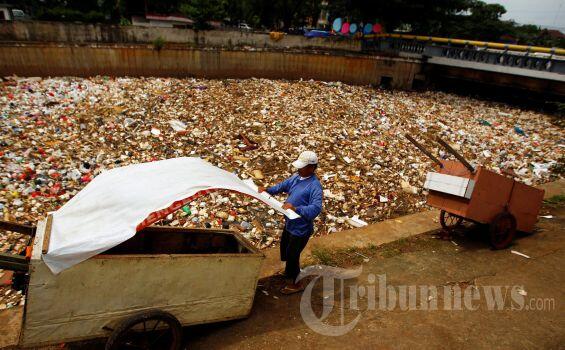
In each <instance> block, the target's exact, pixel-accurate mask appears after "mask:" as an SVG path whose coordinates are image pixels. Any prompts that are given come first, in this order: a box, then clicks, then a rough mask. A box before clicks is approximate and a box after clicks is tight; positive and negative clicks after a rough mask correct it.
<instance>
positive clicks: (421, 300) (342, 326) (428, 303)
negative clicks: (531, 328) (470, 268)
mask: <svg viewBox="0 0 565 350" xmlns="http://www.w3.org/2000/svg"><path fill="white" fill-rule="evenodd" d="M361 272H362V267H359V268H357V269H352V270H348V269H341V268H336V267H331V266H320V265H318V266H310V267H308V268H306V269H305V270H303V271H302V272H301V274H300V276H299V277H298V278H299V279H300V280H302V279H305V278H306V277H313V278H312V279H311V280H310V281H309V283H308V284H307V285H306V288H305V289H304V292H303V293H302V297H301V300H300V314H301V315H302V319H303V320H304V322H305V323H306V325H308V326H309V327H310V328H311V329H312V330H313V331H315V332H317V333H319V334H322V335H329V336H340V335H344V334H346V333H348V332H349V331H351V330H352V329H353V328H354V327H355V325H356V324H357V323H358V322H359V320H360V319H361V313H360V312H359V313H358V315H357V317H355V318H354V319H352V320H349V321H348V322H345V317H344V312H345V310H346V309H348V310H359V309H360V307H359V305H360V303H361V302H362V303H363V304H364V305H365V307H364V308H365V309H366V310H382V311H392V310H401V311H442V310H443V311H463V310H469V311H476V310H479V309H481V310H488V311H502V310H510V311H553V310H555V308H556V305H555V303H556V301H555V298H532V297H528V296H527V295H528V293H527V291H526V290H525V289H524V286H517V285H513V286H490V285H481V286H476V285H473V284H471V285H463V286H462V285H459V284H446V285H443V286H433V285H398V286H393V285H389V284H387V280H386V275H385V274H382V275H376V276H375V275H374V274H369V275H368V276H367V281H366V283H363V284H361V283H355V284H352V285H349V286H347V287H346V286H345V283H344V282H345V281H346V280H351V279H354V278H358V277H359V276H360V275H361ZM319 283H321V287H322V293H321V295H313V291H314V287H315V286H316V284H319ZM336 296H337V298H336ZM319 298H321V299H322V300H321V303H320V299H319ZM316 299H317V300H316ZM336 299H337V300H336ZM346 300H347V301H346ZM335 302H338V303H339V306H338V307H337V308H336V312H338V313H339V315H338V316H339V317H338V319H339V322H337V323H338V324H335V323H336V322H333V323H332V322H329V321H328V320H329V319H330V315H331V314H332V311H333V310H334V305H335ZM320 304H321V305H322V310H321V313H320V312H315V311H314V309H313V305H320Z"/></svg>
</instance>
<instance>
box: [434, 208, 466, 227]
mask: <svg viewBox="0 0 565 350" xmlns="http://www.w3.org/2000/svg"><path fill="white" fill-rule="evenodd" d="M439 222H440V224H441V227H443V228H444V229H446V230H453V229H455V228H457V227H459V226H460V225H461V224H462V223H463V218H462V217H461V216H459V215H455V214H451V213H448V212H446V211H445V210H442V211H441V213H440V214H439Z"/></svg>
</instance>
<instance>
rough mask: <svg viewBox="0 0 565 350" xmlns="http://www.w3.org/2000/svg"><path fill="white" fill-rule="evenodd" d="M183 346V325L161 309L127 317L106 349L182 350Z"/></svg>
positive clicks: (109, 340)
mask: <svg viewBox="0 0 565 350" xmlns="http://www.w3.org/2000/svg"><path fill="white" fill-rule="evenodd" d="M181 346H182V327H181V325H180V323H179V321H178V320H177V319H176V318H175V317H174V316H173V315H171V314H170V313H168V312H164V311H160V310H152V311H144V312H140V313H138V314H135V315H132V316H130V317H128V318H126V319H125V320H124V321H123V322H122V323H120V324H119V325H118V327H116V329H114V331H113V332H112V334H111V335H110V338H108V341H107V342H106V350H117V349H163V350H164V349H167V350H169V349H170V350H180V348H181Z"/></svg>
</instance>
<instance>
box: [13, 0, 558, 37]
mask: <svg viewBox="0 0 565 350" xmlns="http://www.w3.org/2000/svg"><path fill="white" fill-rule="evenodd" d="M15 6H16V7H18V8H22V9H24V10H25V11H26V12H27V13H29V14H30V15H32V17H33V18H36V19H44V20H60V21H82V22H111V23H120V22H121V20H123V19H129V18H130V17H131V16H132V15H143V14H144V13H145V12H148V13H160V14H171V13H175V14H184V15H186V16H188V17H190V18H192V19H193V20H195V22H196V23H195V27H196V28H197V29H204V28H207V27H208V23H209V22H210V21H222V22H224V23H227V24H232V25H233V24H237V23H239V22H246V23H248V24H249V25H251V26H252V27H254V28H258V29H266V30H273V29H276V30H288V29H289V28H291V27H295V28H296V27H303V26H310V27H312V26H316V23H317V19H318V17H319V16H320V13H321V11H322V10H323V9H325V10H326V11H327V12H328V13H329V18H330V21H331V20H333V19H334V18H337V17H342V18H346V19H347V20H349V21H350V22H356V23H376V22H378V23H380V24H381V25H382V26H383V27H384V28H385V30H386V31H388V32H393V31H394V30H395V29H397V28H401V27H402V28H410V29H411V32H412V33H414V34H419V35H431V36H443V37H452V38H463V39H474V40H485V41H501V40H503V41H506V42H515V43H519V44H524V45H543V46H557V47H565V39H563V38H559V37H556V36H552V35H550V34H551V33H550V31H548V30H545V29H541V28H539V27H537V26H535V25H530V24H526V25H519V24H516V23H514V22H512V21H504V20H502V19H501V16H502V15H503V14H504V13H505V12H506V9H505V8H504V6H502V5H499V4H487V3H485V2H483V1H481V0H372V1H367V0H329V1H322V0H144V1H139V0H17V1H15ZM532 6H534V5H532ZM126 22H127V21H126ZM122 23H123V22H122ZM324 29H329V26H328V25H326V28H324Z"/></svg>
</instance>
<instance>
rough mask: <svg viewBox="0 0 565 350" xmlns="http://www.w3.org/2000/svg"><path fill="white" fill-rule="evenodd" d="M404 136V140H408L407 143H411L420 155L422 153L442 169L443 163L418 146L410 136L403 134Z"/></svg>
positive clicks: (421, 146) (420, 145)
mask: <svg viewBox="0 0 565 350" xmlns="http://www.w3.org/2000/svg"><path fill="white" fill-rule="evenodd" d="M404 136H406V138H407V139H408V141H410V142H412V144H413V145H414V146H416V147H418V149H419V150H420V151H422V153H424V154H425V155H427V156H428V158H430V159H431V160H433V161H434V162H435V163H437V164H438V165H439V167H440V168H443V163H442V162H441V161H440V160H439V159H437V158H436V157H434V155H433V154H432V153H431V152H430V151H428V150H427V149H426V148H425V147H424V146H423V145H422V144H420V143H419V142H418V141H416V140H415V139H414V138H413V137H412V136H410V135H408V134H405V135H404Z"/></svg>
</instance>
